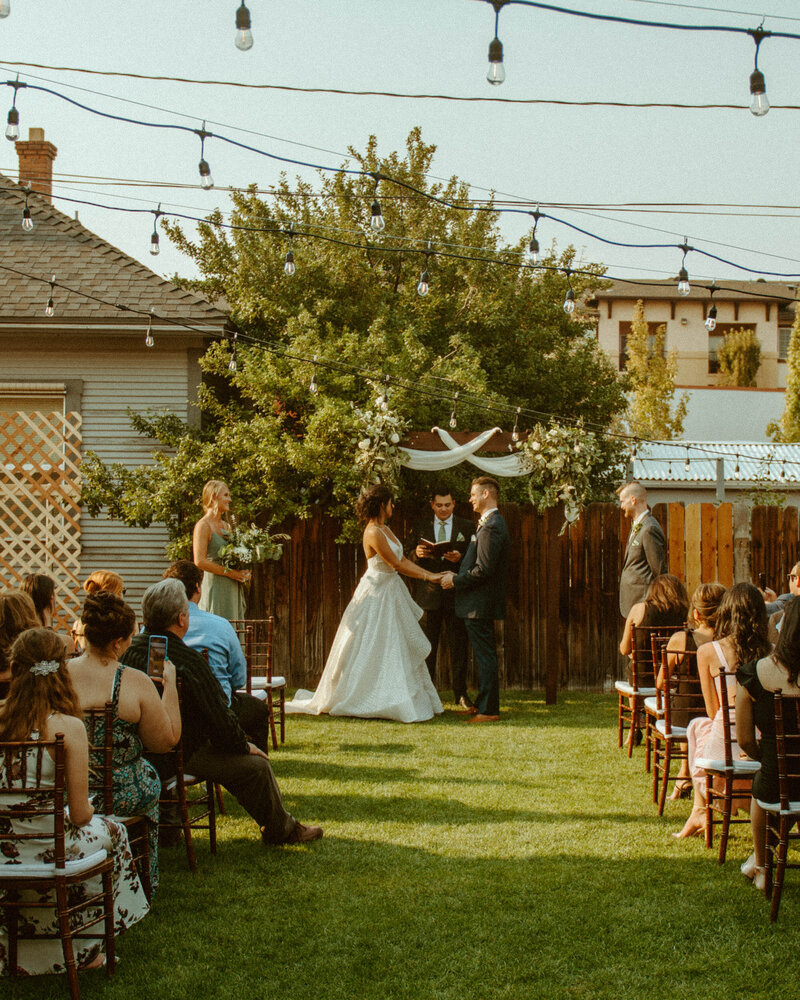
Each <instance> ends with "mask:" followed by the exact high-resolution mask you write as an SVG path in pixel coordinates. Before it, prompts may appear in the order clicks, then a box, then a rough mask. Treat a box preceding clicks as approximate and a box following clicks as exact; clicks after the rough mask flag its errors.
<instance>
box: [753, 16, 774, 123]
mask: <svg viewBox="0 0 800 1000" xmlns="http://www.w3.org/2000/svg"><path fill="white" fill-rule="evenodd" d="M748 34H750V35H751V36H752V38H753V41H754V42H755V43H756V53H755V60H754V64H753V72H752V73H751V74H750V113H751V114H752V115H754V116H755V117H756V118H763V117H764V115H765V114H766V113H767V112H768V111H769V100H768V99H767V83H766V80H765V79H764V74H763V73H762V72H761V70H760V69H759V68H758V47H759V46H760V45H761V42H762V41H763V40H764V39H765V38H766V37H767V35H769V34H770V32H768V31H764V30H762V29H761V28H756V29H755V31H750V32H748Z"/></svg>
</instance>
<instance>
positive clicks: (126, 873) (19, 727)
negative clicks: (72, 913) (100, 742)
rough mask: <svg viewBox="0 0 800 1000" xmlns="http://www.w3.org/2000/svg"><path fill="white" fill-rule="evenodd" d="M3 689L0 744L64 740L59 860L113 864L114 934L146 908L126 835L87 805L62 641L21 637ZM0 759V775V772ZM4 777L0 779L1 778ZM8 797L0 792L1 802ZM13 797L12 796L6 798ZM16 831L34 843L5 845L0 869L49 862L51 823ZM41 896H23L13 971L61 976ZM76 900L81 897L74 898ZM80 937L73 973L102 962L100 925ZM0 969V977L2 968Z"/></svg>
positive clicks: (48, 761) (54, 924) (32, 821)
mask: <svg viewBox="0 0 800 1000" xmlns="http://www.w3.org/2000/svg"><path fill="white" fill-rule="evenodd" d="M10 658H11V669H12V678H11V689H10V691H9V693H8V698H7V699H6V702H5V705H4V706H3V708H2V710H0V740H2V741H7V742H14V741H18V740H38V739H43V740H48V741H49V740H53V739H55V737H56V734H57V733H63V735H64V752H65V757H66V767H65V784H66V798H67V816H66V817H65V818H66V823H65V830H64V840H65V846H66V851H67V858H68V859H69V860H70V861H71V862H75V861H78V860H79V859H81V858H85V857H88V856H90V855H92V854H94V853H95V852H97V851H100V850H105V851H107V852H108V854H109V856H111V857H112V858H113V859H114V870H113V874H112V887H113V896H114V928H115V931H116V932H117V933H120V932H122V931H124V930H126V929H127V928H128V927H131V926H132V925H133V924H135V923H136V922H137V921H138V920H141V919H142V917H143V916H144V915H145V914H146V913H147V911H148V909H149V906H148V903H147V898H146V896H145V894H144V889H143V888H142V884H141V882H140V881H139V876H138V875H137V874H136V868H135V867H134V864H133V859H132V857H131V851H130V845H129V843H128V834H127V831H126V830H125V827H124V826H123V825H122V824H121V823H117V822H115V821H114V820H112V819H110V818H106V817H103V816H98V815H95V813H94V808H93V806H92V804H91V802H90V801H89V772H88V767H87V739H86V730H85V729H84V727H83V720H82V719H81V710H80V705H79V704H78V699H77V697H76V696H75V692H74V691H73V689H72V684H71V683H70V679H69V673H68V672H67V668H66V651H65V647H64V642H63V640H62V639H60V638H59V637H58V636H57V635H56V634H55V632H52V631H51V630H50V629H45V628H41V627H38V628H34V629H28V630H27V631H25V632H22V633H21V634H20V635H19V636H18V637H17V638H16V640H15V642H14V645H13V646H12V647H11V653H10ZM36 761H37V755H36V754H35V751H31V755H30V756H29V763H30V765H31V766H35V765H36ZM3 766H4V765H3V763H2V760H0V770H1V769H2V767H3ZM4 778H5V776H4ZM41 780H42V786H43V787H45V788H47V787H52V786H53V785H54V784H55V765H54V763H53V759H52V757H51V756H50V754H49V753H46V754H44V755H43V758H42V779H41ZM8 794H9V793H5V795H6V796H8ZM11 794H13V793H11ZM12 824H13V826H14V827H15V828H17V832H20V833H25V834H28V835H30V834H31V833H34V834H35V833H36V831H37V830H38V831H41V839H40V838H36V837H34V838H32V839H29V840H21V841H17V842H15V843H14V845H13V846H12V844H11V842H10V841H9V842H6V843H5V844H4V845H3V847H4V850H3V851H2V852H0V865H19V864H24V863H26V862H28V863H30V862H33V863H36V862H41V861H42V860H47V859H48V856H49V857H52V842H53V841H52V836H53V833H52V831H53V821H52V818H50V817H47V816H34V817H31V816H27V817H26V816H24V815H23V816H21V817H20V819H19V821H18V822H17V821H16V820H12ZM100 882H101V880H100V877H97V878H95V879H91V880H90V881H89V882H87V883H86V884H85V887H81V888H79V889H75V890H70V894H71V896H70V899H71V901H75V900H73V898H72V893H75V892H77V893H84V892H85V893H87V895H88V896H89V897H91V896H96V895H99V894H100V892H101V885H100ZM42 897H43V894H42V892H41V891H39V890H36V891H34V892H31V902H35V903H37V904H38V906H37V907H36V908H31V909H30V910H27V911H26V910H23V911H22V912H21V913H20V917H19V919H20V937H19V956H18V964H19V966H20V968H21V970H23V974H25V975H31V976H33V975H41V974H42V973H47V972H64V952H63V949H62V947H61V941H60V940H59V935H58V920H57V918H56V913H55V899H54V905H53V908H52V909H50V908H47V907H44V908H43V907H42V905H41V904H42V903H43V902H46V898H45V899H43V898H42ZM76 898H77V899H80V898H81V897H80V896H78V897H76ZM89 912H93V913H94V915H95V916H96V917H99V916H100V913H101V912H102V911H101V909H100V907H97V906H92V907H91V908H90V909H89ZM26 927H29V928H35V930H36V932H37V933H38V934H50V935H52V936H51V937H49V938H36V939H29V938H28V936H27V934H26V933H25V928H26ZM84 934H85V935H86V936H81V937H80V938H76V939H75V942H74V944H75V960H76V963H77V965H78V968H79V969H91V968H96V967H98V966H99V965H101V964H102V962H103V953H102V949H103V940H104V939H103V925H102V923H98V924H96V925H95V928H94V930H90V931H89V932H88V933H87V932H84ZM7 955H8V933H7V930H6V925H5V923H4V921H3V918H2V917H0V956H3V958H5V956H7ZM0 968H4V969H5V970H6V972H7V969H8V966H7V964H6V962H5V961H2V962H0ZM0 974H2V973H0Z"/></svg>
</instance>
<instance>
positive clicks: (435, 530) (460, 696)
mask: <svg viewBox="0 0 800 1000" xmlns="http://www.w3.org/2000/svg"><path fill="white" fill-rule="evenodd" d="M455 506H456V502H455V500H454V499H453V496H452V494H451V492H450V491H449V490H448V489H446V488H445V487H443V486H436V487H434V489H433V490H432V492H431V512H430V513H429V514H427V516H425V517H423V518H421V519H420V520H419V521H417V522H416V523H415V525H414V528H413V531H412V533H411V535H410V536H409V537H408V538H407V539H406V544H405V550H406V554H407V555H408V556H412V555H413V557H414V560H415V562H416V563H417V564H418V565H419V566H421V567H423V569H426V570H428V571H429V572H431V573H442V572H454V573H457V572H458V570H459V565H460V562H461V559H462V558H463V556H464V553H465V552H466V551H467V546H468V545H469V540H470V538H471V537H472V535H473V533H474V531H475V526H474V524H473V523H472V521H471V520H467V519H466V518H463V517H456V516H455V514H454V513H453V511H454V510H455ZM414 583H415V587H414V600H415V601H416V602H417V604H418V605H419V606H420V607H421V608H422V609H423V610H424V612H425V615H424V617H423V619H422V622H421V623H420V624H421V625H422V629H423V631H424V632H425V635H426V636H427V637H428V641H429V642H430V644H431V651H430V654H429V655H428V658H427V660H426V663H427V665H428V670H429V671H430V675H431V680H433V679H434V677H435V674H436V656H437V653H438V651H439V638H440V636H441V634H442V628H443V627H444V628H445V630H446V631H447V637H448V640H449V643H450V664H451V670H452V675H453V695H454V698H455V702H456V705H458V706H459V707H460V708H462V709H464V710H465V711H468V712H472V711H474V705H473V704H472V701H470V698H469V695H468V694H467V648H468V645H467V631H466V627H465V626H464V620H463V618H456V614H455V600H454V596H455V595H454V592H453V591H452V590H442V588H441V587H440V586H439V584H438V582H437V583H427V582H426V581H425V580H415V581H414Z"/></svg>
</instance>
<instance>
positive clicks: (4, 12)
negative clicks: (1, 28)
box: [0, 0, 11, 17]
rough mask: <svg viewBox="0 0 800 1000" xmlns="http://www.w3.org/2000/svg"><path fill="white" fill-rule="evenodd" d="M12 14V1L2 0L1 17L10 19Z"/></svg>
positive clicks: (0, 1)
mask: <svg viewBox="0 0 800 1000" xmlns="http://www.w3.org/2000/svg"><path fill="white" fill-rule="evenodd" d="M10 13H11V0H0V17H8V15H9V14H10Z"/></svg>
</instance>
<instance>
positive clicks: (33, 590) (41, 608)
mask: <svg viewBox="0 0 800 1000" xmlns="http://www.w3.org/2000/svg"><path fill="white" fill-rule="evenodd" d="M19 589H20V590H21V591H23V593H25V594H27V595H28V596H29V597H30V599H31V600H32V601H33V604H34V607H35V608H36V616H37V617H38V619H39V623H40V624H41V625H42V626H44V628H52V629H53V630H54V631H55V629H54V626H53V618H54V617H55V613H56V581H55V580H54V579H53V578H52V576H45V574H44V573H31V574H29V575H28V576H26V577H25V579H24V580H23V581H22V583H21V584H20V588H19ZM64 641H65V643H66V645H67V656H72V655H73V654H74V653H75V643H74V642H73V641H72V639H71V638H70V639H65V640H64Z"/></svg>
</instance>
